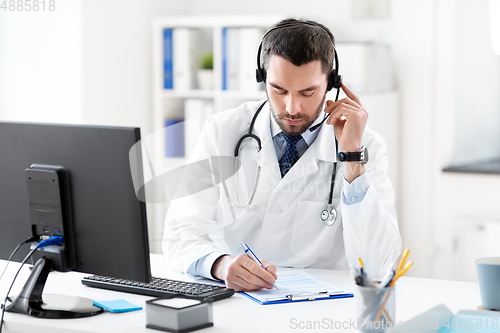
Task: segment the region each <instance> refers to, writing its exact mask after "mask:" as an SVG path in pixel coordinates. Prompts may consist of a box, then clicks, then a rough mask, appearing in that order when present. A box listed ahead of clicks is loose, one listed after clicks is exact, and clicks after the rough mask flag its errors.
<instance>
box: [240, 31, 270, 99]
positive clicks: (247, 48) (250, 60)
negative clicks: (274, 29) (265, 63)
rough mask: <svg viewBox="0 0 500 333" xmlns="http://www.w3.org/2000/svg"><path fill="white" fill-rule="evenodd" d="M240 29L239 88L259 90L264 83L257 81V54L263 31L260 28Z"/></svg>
mask: <svg viewBox="0 0 500 333" xmlns="http://www.w3.org/2000/svg"><path fill="white" fill-rule="evenodd" d="M238 30H239V41H240V43H239V57H238V58H239V66H238V72H239V80H238V83H239V87H238V88H239V90H241V91H259V90H262V89H263V88H264V85H263V84H259V83H257V82H256V81H255V68H256V66H257V64H256V59H255V57H256V54H257V50H258V48H259V44H260V40H261V38H262V35H263V32H262V30H261V29H259V28H240V29H238Z"/></svg>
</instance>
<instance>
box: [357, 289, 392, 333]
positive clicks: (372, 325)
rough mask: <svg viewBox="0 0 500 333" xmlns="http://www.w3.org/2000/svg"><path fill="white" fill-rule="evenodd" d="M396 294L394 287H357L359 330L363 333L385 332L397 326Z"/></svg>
mask: <svg viewBox="0 0 500 333" xmlns="http://www.w3.org/2000/svg"><path fill="white" fill-rule="evenodd" d="M395 294H396V292H395V289H394V287H388V288H380V289H379V288H374V287H361V286H356V291H355V295H354V298H355V300H356V319H357V329H358V330H359V331H361V332H370V333H372V332H385V331H386V330H389V329H391V328H392V327H393V324H394V325H395V324H396V321H395V320H396V301H395V300H396V295H395Z"/></svg>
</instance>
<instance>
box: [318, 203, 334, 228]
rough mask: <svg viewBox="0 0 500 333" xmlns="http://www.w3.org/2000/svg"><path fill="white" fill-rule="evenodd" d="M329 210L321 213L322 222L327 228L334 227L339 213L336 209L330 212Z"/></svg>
mask: <svg viewBox="0 0 500 333" xmlns="http://www.w3.org/2000/svg"><path fill="white" fill-rule="evenodd" d="M329 209H330V207H328V208H327V209H323V210H322V211H321V221H323V222H324V223H325V224H326V225H327V226H331V225H333V224H334V223H335V220H337V211H336V210H335V209H334V208H331V209H330V211H328V210H329Z"/></svg>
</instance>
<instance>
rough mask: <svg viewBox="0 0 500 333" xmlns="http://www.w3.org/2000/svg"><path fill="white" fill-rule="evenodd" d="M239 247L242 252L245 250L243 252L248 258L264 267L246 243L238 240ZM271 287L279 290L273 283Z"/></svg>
mask: <svg viewBox="0 0 500 333" xmlns="http://www.w3.org/2000/svg"><path fill="white" fill-rule="evenodd" d="M240 247H241V249H242V250H243V252H245V254H246V255H247V256H249V257H250V259H252V260H253V261H255V262H256V263H258V264H259V265H260V267H262V268H264V269H266V268H265V267H264V265H262V262H261V261H260V260H259V258H257V256H256V255H255V253H253V251H252V249H250V247H249V246H248V245H246V244H245V243H243V242H240ZM273 287H274V288H276V289H278V290H279V288H278V287H276V286H275V285H274V284H273Z"/></svg>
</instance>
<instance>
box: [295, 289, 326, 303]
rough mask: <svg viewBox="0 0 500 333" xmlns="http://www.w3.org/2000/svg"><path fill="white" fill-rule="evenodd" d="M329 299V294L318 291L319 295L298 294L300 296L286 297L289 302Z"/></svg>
mask: <svg viewBox="0 0 500 333" xmlns="http://www.w3.org/2000/svg"><path fill="white" fill-rule="evenodd" d="M328 297H330V294H329V293H328V291H320V292H319V293H315V294H308V293H300V294H295V295H294V294H289V295H286V299H287V300H289V301H292V302H293V301H300V300H305V299H306V300H308V301H314V300H317V299H322V298H328Z"/></svg>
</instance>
